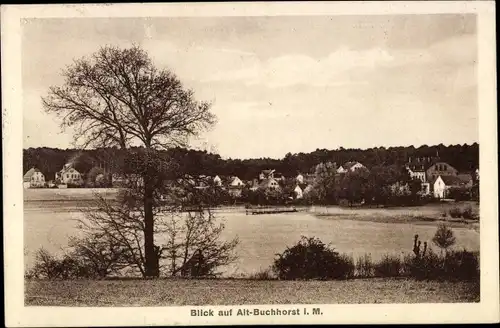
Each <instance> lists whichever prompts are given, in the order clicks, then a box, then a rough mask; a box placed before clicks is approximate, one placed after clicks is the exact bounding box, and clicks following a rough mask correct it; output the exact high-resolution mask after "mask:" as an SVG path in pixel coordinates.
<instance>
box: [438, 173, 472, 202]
mask: <svg viewBox="0 0 500 328" xmlns="http://www.w3.org/2000/svg"><path fill="white" fill-rule="evenodd" d="M433 186H434V188H433V189H434V197H435V198H441V199H443V198H447V197H448V196H449V192H450V189H452V188H471V187H472V181H471V180H467V179H465V177H462V178H460V177H458V176H456V175H443V176H441V175H440V176H438V177H437V178H436V180H435V181H434V185H433Z"/></svg>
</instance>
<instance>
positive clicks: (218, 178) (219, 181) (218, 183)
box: [214, 175, 222, 187]
mask: <svg viewBox="0 0 500 328" xmlns="http://www.w3.org/2000/svg"><path fill="white" fill-rule="evenodd" d="M214 184H215V185H216V186H218V187H220V186H222V179H221V178H220V177H219V176H218V175H216V176H215V177H214Z"/></svg>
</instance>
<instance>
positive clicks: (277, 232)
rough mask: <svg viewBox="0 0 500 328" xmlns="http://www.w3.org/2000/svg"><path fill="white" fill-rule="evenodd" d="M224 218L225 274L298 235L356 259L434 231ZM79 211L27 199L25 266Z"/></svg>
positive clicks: (463, 242)
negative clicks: (231, 255)
mask: <svg viewBox="0 0 500 328" xmlns="http://www.w3.org/2000/svg"><path fill="white" fill-rule="evenodd" d="M218 216H219V217H220V218H221V219H223V220H224V222H225V224H226V230H225V231H224V234H223V237H224V238H232V237H235V236H238V237H239V240H240V244H239V246H238V249H237V254H238V256H239V259H238V261H237V263H236V264H235V265H233V266H231V267H228V268H226V269H225V270H224V271H225V273H226V274H228V275H239V274H248V273H252V272H256V271H258V270H260V269H263V268H267V267H268V266H269V265H271V264H272V261H273V259H274V258H275V254H276V253H281V252H283V251H284V250H285V249H286V247H287V246H292V245H294V244H295V243H296V242H297V241H298V240H299V239H300V237H301V236H302V235H304V236H307V237H313V236H315V237H319V238H320V239H321V240H322V241H323V242H325V243H331V245H332V246H333V247H334V248H336V249H337V250H338V251H339V252H342V253H347V254H350V255H352V256H354V257H355V258H356V257H357V256H360V255H363V254H365V253H370V254H371V255H372V258H374V259H379V258H381V257H382V256H383V255H384V254H386V253H390V254H402V252H405V253H406V252H411V249H412V245H413V236H414V235H415V234H418V235H419V236H420V239H421V240H422V241H428V242H430V240H431V238H432V236H433V235H434V233H435V231H436V227H435V226H433V225H421V224H411V223H404V224H403V223H377V222H369V221H356V220H349V219H345V217H342V218H338V219H335V218H333V219H322V218H318V217H316V216H314V215H312V214H309V213H305V212H301V213H300V212H299V213H286V214H272V215H246V214H245V211H244V210H241V209H240V210H238V209H234V210H224V211H220V212H219V213H218ZM79 217H81V213H80V212H79V211H78V209H77V208H76V207H74V206H70V204H69V203H66V204H64V205H63V204H57V203H56V204H55V205H54V203H50V204H49V203H42V202H26V203H25V207H24V242H25V243H24V245H25V249H24V253H25V266H27V267H30V266H31V265H32V264H33V261H34V253H35V251H36V250H37V249H38V248H39V247H44V248H45V249H47V250H48V251H51V252H61V250H62V249H63V248H64V247H65V246H66V245H67V242H68V238H69V237H70V236H74V235H77V234H78V229H77V228H76V221H75V220H76V219H78V218H79ZM453 230H454V232H455V236H456V238H457V245H456V247H460V248H462V247H465V248H467V249H468V250H479V233H478V232H476V231H474V230H472V229H467V228H454V229H453Z"/></svg>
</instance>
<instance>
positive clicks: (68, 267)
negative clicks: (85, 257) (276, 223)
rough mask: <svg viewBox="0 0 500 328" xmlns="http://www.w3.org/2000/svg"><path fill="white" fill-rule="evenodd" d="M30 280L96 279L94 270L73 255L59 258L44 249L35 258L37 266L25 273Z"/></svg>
mask: <svg viewBox="0 0 500 328" xmlns="http://www.w3.org/2000/svg"><path fill="white" fill-rule="evenodd" d="M25 277H26V278H28V279H50V280H54V279H75V278H96V275H95V274H94V272H93V271H92V269H91V268H90V267H89V266H88V265H86V264H85V263H83V262H82V261H80V260H79V259H78V258H76V257H73V256H71V255H68V254H66V255H64V256H63V257H61V258H57V257H55V256H53V255H52V254H50V253H49V252H48V251H46V250H45V249H43V248H40V249H39V250H38V251H37V253H36V256H35V265H34V266H33V268H31V269H30V270H28V271H27V272H26V273H25Z"/></svg>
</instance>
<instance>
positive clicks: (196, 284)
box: [25, 278, 479, 306]
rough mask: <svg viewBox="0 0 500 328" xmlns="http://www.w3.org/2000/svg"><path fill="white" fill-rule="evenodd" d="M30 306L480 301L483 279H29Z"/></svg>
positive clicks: (28, 298) (26, 296) (27, 291)
mask: <svg viewBox="0 0 500 328" xmlns="http://www.w3.org/2000/svg"><path fill="white" fill-rule="evenodd" d="M25 286H26V287H25V288H26V293H25V304H26V305H27V306H168V305H170V306H172V305H178V306H181V305H234V304H238V305H243V304H342V303H344V304H345V303H354V304H360V303H363V304H373V303H452V302H479V284H478V283H466V282H458V283H452V282H435V281H431V282H422V281H414V280H407V279H378V278H377V279H356V280H347V281H276V280H271V281H260V280H244V279H221V280H182V279H159V280H101V281H87V280H74V281H26V284H25Z"/></svg>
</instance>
